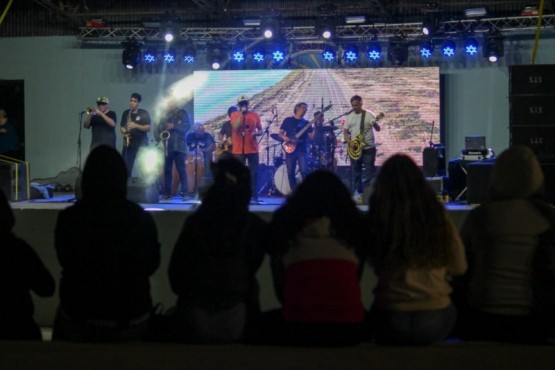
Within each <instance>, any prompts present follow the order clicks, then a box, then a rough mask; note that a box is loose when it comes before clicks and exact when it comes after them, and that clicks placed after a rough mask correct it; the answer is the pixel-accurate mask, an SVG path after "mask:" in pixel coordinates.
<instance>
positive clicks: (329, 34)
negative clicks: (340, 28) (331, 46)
mask: <svg viewBox="0 0 555 370" xmlns="http://www.w3.org/2000/svg"><path fill="white" fill-rule="evenodd" d="M335 26H336V21H335V19H334V18H333V17H322V18H318V19H317V20H316V33H317V34H318V36H319V37H321V38H323V39H324V40H329V39H331V38H333V36H334V34H335Z"/></svg>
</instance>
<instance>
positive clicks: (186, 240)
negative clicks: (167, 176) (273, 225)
mask: <svg viewBox="0 0 555 370" xmlns="http://www.w3.org/2000/svg"><path fill="white" fill-rule="evenodd" d="M212 171H213V173H214V183H213V185H212V186H211V187H210V188H209V189H208V191H207V193H206V195H205V196H204V198H203V199H202V204H201V205H200V207H199V208H198V209H197V210H196V211H195V213H194V214H193V215H191V216H189V217H188V218H187V219H186V220H185V224H184V225H183V229H182V230H181V234H180V235H179V238H178V240H177V242H176V244H175V247H174V250H173V254H172V256H171V260H170V266H169V270H168V275H169V280H170V284H171V287H172V290H173V291H174V292H175V294H177V297H178V299H177V306H176V310H175V314H174V321H175V324H174V325H173V328H172V329H171V330H172V333H169V338H168V340H170V341H183V342H194V343H225V342H236V341H240V340H243V339H245V338H246V337H247V336H249V335H250V332H251V328H252V326H253V325H254V323H255V322H256V319H257V315H258V314H259V313H260V304H259V287H258V283H257V280H256V272H257V271H258V269H259V267H260V265H261V264H262V261H263V260H264V255H265V245H266V238H267V224H266V222H265V221H264V220H262V219H261V218H260V217H259V216H257V215H255V214H253V213H251V212H249V200H250V198H251V176H250V172H249V170H248V168H247V167H246V166H245V165H243V164H242V163H241V162H240V161H239V160H237V159H236V158H234V157H231V156H228V157H224V158H221V159H220V160H219V161H218V162H216V163H213V164H212Z"/></svg>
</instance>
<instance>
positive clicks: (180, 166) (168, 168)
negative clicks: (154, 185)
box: [164, 151, 189, 195]
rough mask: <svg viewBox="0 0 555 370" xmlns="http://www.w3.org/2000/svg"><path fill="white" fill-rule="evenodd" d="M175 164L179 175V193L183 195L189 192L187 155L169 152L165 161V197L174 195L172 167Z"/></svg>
mask: <svg viewBox="0 0 555 370" xmlns="http://www.w3.org/2000/svg"><path fill="white" fill-rule="evenodd" d="M174 162H175V168H176V169H177V173H178V174H179V189H180V190H179V191H180V192H181V193H183V194H187V193H188V192H189V189H188V184H187V172H185V153H182V152H178V151H173V152H168V156H167V157H166V158H165V160H164V195H172V194H171V191H172V190H171V188H172V165H173V163H174Z"/></svg>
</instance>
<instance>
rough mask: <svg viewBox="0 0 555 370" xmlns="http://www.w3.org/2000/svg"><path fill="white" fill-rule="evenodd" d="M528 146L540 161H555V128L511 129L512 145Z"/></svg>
mask: <svg viewBox="0 0 555 370" xmlns="http://www.w3.org/2000/svg"><path fill="white" fill-rule="evenodd" d="M517 144H521V145H526V146H528V147H529V148H530V149H532V151H533V152H534V154H535V155H536V157H538V160H540V161H543V160H550V161H555V126H553V127H521V126H519V127H511V145H517Z"/></svg>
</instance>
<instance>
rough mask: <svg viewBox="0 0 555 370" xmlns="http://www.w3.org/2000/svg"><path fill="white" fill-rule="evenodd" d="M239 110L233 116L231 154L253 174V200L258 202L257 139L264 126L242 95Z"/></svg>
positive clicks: (238, 104)
mask: <svg viewBox="0 0 555 370" xmlns="http://www.w3.org/2000/svg"><path fill="white" fill-rule="evenodd" d="M237 106H238V107H239V110H238V111H237V112H233V113H232V114H231V118H230V120H231V128H232V131H231V143H232V148H233V149H232V151H231V153H232V154H233V155H234V156H235V157H236V158H237V159H239V160H240V161H241V163H243V164H246V165H247V167H248V168H249V170H250V173H251V179H252V183H251V186H252V198H253V200H254V201H255V202H257V201H258V194H257V186H256V185H257V180H258V161H259V159H258V142H257V141H256V137H257V136H259V135H262V124H261V123H260V116H259V115H258V114H257V113H255V112H253V111H250V110H249V101H248V99H247V97H246V96H244V95H241V96H240V97H239V99H237Z"/></svg>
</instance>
